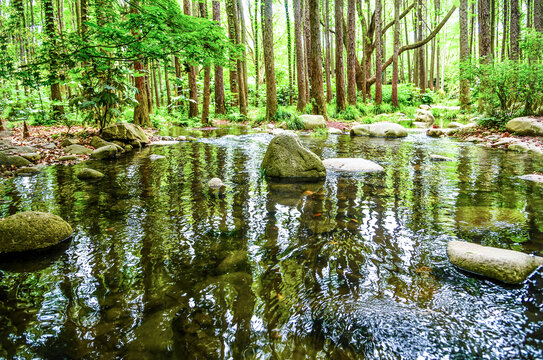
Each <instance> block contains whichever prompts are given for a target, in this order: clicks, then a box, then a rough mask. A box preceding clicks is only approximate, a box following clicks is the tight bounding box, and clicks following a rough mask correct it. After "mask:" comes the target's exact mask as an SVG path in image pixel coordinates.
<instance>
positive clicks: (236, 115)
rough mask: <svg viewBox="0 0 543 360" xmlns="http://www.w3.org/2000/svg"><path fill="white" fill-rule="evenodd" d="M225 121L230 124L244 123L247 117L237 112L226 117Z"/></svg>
mask: <svg viewBox="0 0 543 360" xmlns="http://www.w3.org/2000/svg"><path fill="white" fill-rule="evenodd" d="M226 120H228V121H231V122H245V121H247V116H245V115H243V114H240V113H239V112H233V113H229V114H227V115H226Z"/></svg>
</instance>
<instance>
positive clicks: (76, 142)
mask: <svg viewBox="0 0 543 360" xmlns="http://www.w3.org/2000/svg"><path fill="white" fill-rule="evenodd" d="M60 145H61V146H62V147H66V146H70V145H79V140H77V139H73V138H65V139H64V140H62V143H60Z"/></svg>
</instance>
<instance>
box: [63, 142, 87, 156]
mask: <svg viewBox="0 0 543 360" xmlns="http://www.w3.org/2000/svg"><path fill="white" fill-rule="evenodd" d="M64 152H65V153H67V154H74V155H89V154H90V153H92V150H91V149H89V148H86V147H84V146H83V145H77V144H74V145H69V146H67V147H65V148H64Z"/></svg>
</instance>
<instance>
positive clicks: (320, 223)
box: [305, 218, 337, 234]
mask: <svg viewBox="0 0 543 360" xmlns="http://www.w3.org/2000/svg"><path fill="white" fill-rule="evenodd" d="M305 225H306V226H307V228H308V229H309V230H310V231H311V232H312V233H313V234H327V233H330V232H332V231H334V230H335V229H336V227H337V222H336V221H335V220H333V219H330V218H324V219H323V218H315V219H311V220H309V221H307V222H306V223H305Z"/></svg>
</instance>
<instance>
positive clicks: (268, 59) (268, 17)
mask: <svg viewBox="0 0 543 360" xmlns="http://www.w3.org/2000/svg"><path fill="white" fill-rule="evenodd" d="M262 16H263V17H264V26H263V28H262V36H263V46H264V67H265V68H266V120H267V121H270V120H274V119H275V113H276V112H277V88H276V85H275V62H274V59H273V9H272V0H264V11H263V13H262Z"/></svg>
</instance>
